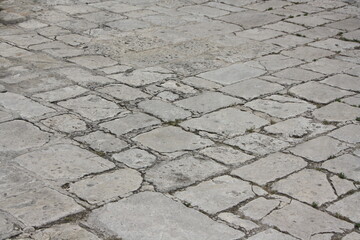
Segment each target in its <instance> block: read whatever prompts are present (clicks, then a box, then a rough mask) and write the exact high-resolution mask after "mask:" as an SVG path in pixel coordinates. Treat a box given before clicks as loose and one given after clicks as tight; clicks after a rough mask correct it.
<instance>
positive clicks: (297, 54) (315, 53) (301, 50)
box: [281, 47, 334, 62]
mask: <svg viewBox="0 0 360 240" xmlns="http://www.w3.org/2000/svg"><path fill="white" fill-rule="evenodd" d="M281 54H284V55H286V56H289V57H293V58H298V59H301V60H305V61H307V62H311V61H314V60H316V59H319V58H323V57H328V56H331V55H333V54H334V53H333V52H330V51H328V50H324V49H320V48H314V47H297V48H295V49H293V50H288V51H282V52H281Z"/></svg>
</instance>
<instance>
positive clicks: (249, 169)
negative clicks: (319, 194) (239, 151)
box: [231, 153, 307, 185]
mask: <svg viewBox="0 0 360 240" xmlns="http://www.w3.org/2000/svg"><path fill="white" fill-rule="evenodd" d="M306 165H307V164H306V162H305V161H304V160H302V159H301V158H299V157H295V156H293V155H290V154H284V153H274V154H271V155H269V156H267V157H265V158H262V159H259V160H257V161H256V162H254V163H251V164H249V165H246V166H243V167H240V168H238V169H235V170H234V171H232V172H231V174H232V175H236V176H238V177H240V178H241V179H245V180H248V181H252V182H255V183H257V184H260V185H264V184H266V183H268V182H271V181H274V180H276V179H278V178H282V177H284V176H286V175H288V174H290V173H292V172H295V171H298V170H300V169H302V168H304V167H306ZM254 173H256V174H254Z"/></svg>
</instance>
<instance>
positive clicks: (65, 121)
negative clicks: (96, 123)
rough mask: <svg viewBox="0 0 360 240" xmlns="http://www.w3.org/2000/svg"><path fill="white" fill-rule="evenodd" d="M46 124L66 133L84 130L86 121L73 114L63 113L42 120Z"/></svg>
mask: <svg viewBox="0 0 360 240" xmlns="http://www.w3.org/2000/svg"><path fill="white" fill-rule="evenodd" d="M41 123H42V124H44V125H45V126H47V127H49V128H52V129H54V130H57V131H60V132H66V133H72V132H77V131H84V130H86V129H87V126H86V123H85V122H84V121H82V120H81V119H79V118H78V117H76V116H74V115H72V114H63V115H58V116H55V117H51V118H47V119H45V120H43V121H41Z"/></svg>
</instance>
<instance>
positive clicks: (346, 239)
mask: <svg viewBox="0 0 360 240" xmlns="http://www.w3.org/2000/svg"><path fill="white" fill-rule="evenodd" d="M358 238H360V234H359V233H356V232H352V233H350V234H348V235H346V236H345V237H344V238H343V240H356V239H358Z"/></svg>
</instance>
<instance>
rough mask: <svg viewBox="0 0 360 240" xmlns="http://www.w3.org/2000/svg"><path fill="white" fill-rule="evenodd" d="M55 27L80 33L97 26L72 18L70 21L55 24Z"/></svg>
mask: <svg viewBox="0 0 360 240" xmlns="http://www.w3.org/2000/svg"><path fill="white" fill-rule="evenodd" d="M56 25H57V26H59V27H62V28H65V29H68V30H71V31H72V32H76V33H81V32H84V31H86V30H89V29H93V28H96V27H97V26H98V25H97V24H95V23H92V22H89V21H86V20H84V19H76V18H72V19H71V20H67V21H61V22H58V23H56Z"/></svg>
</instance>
